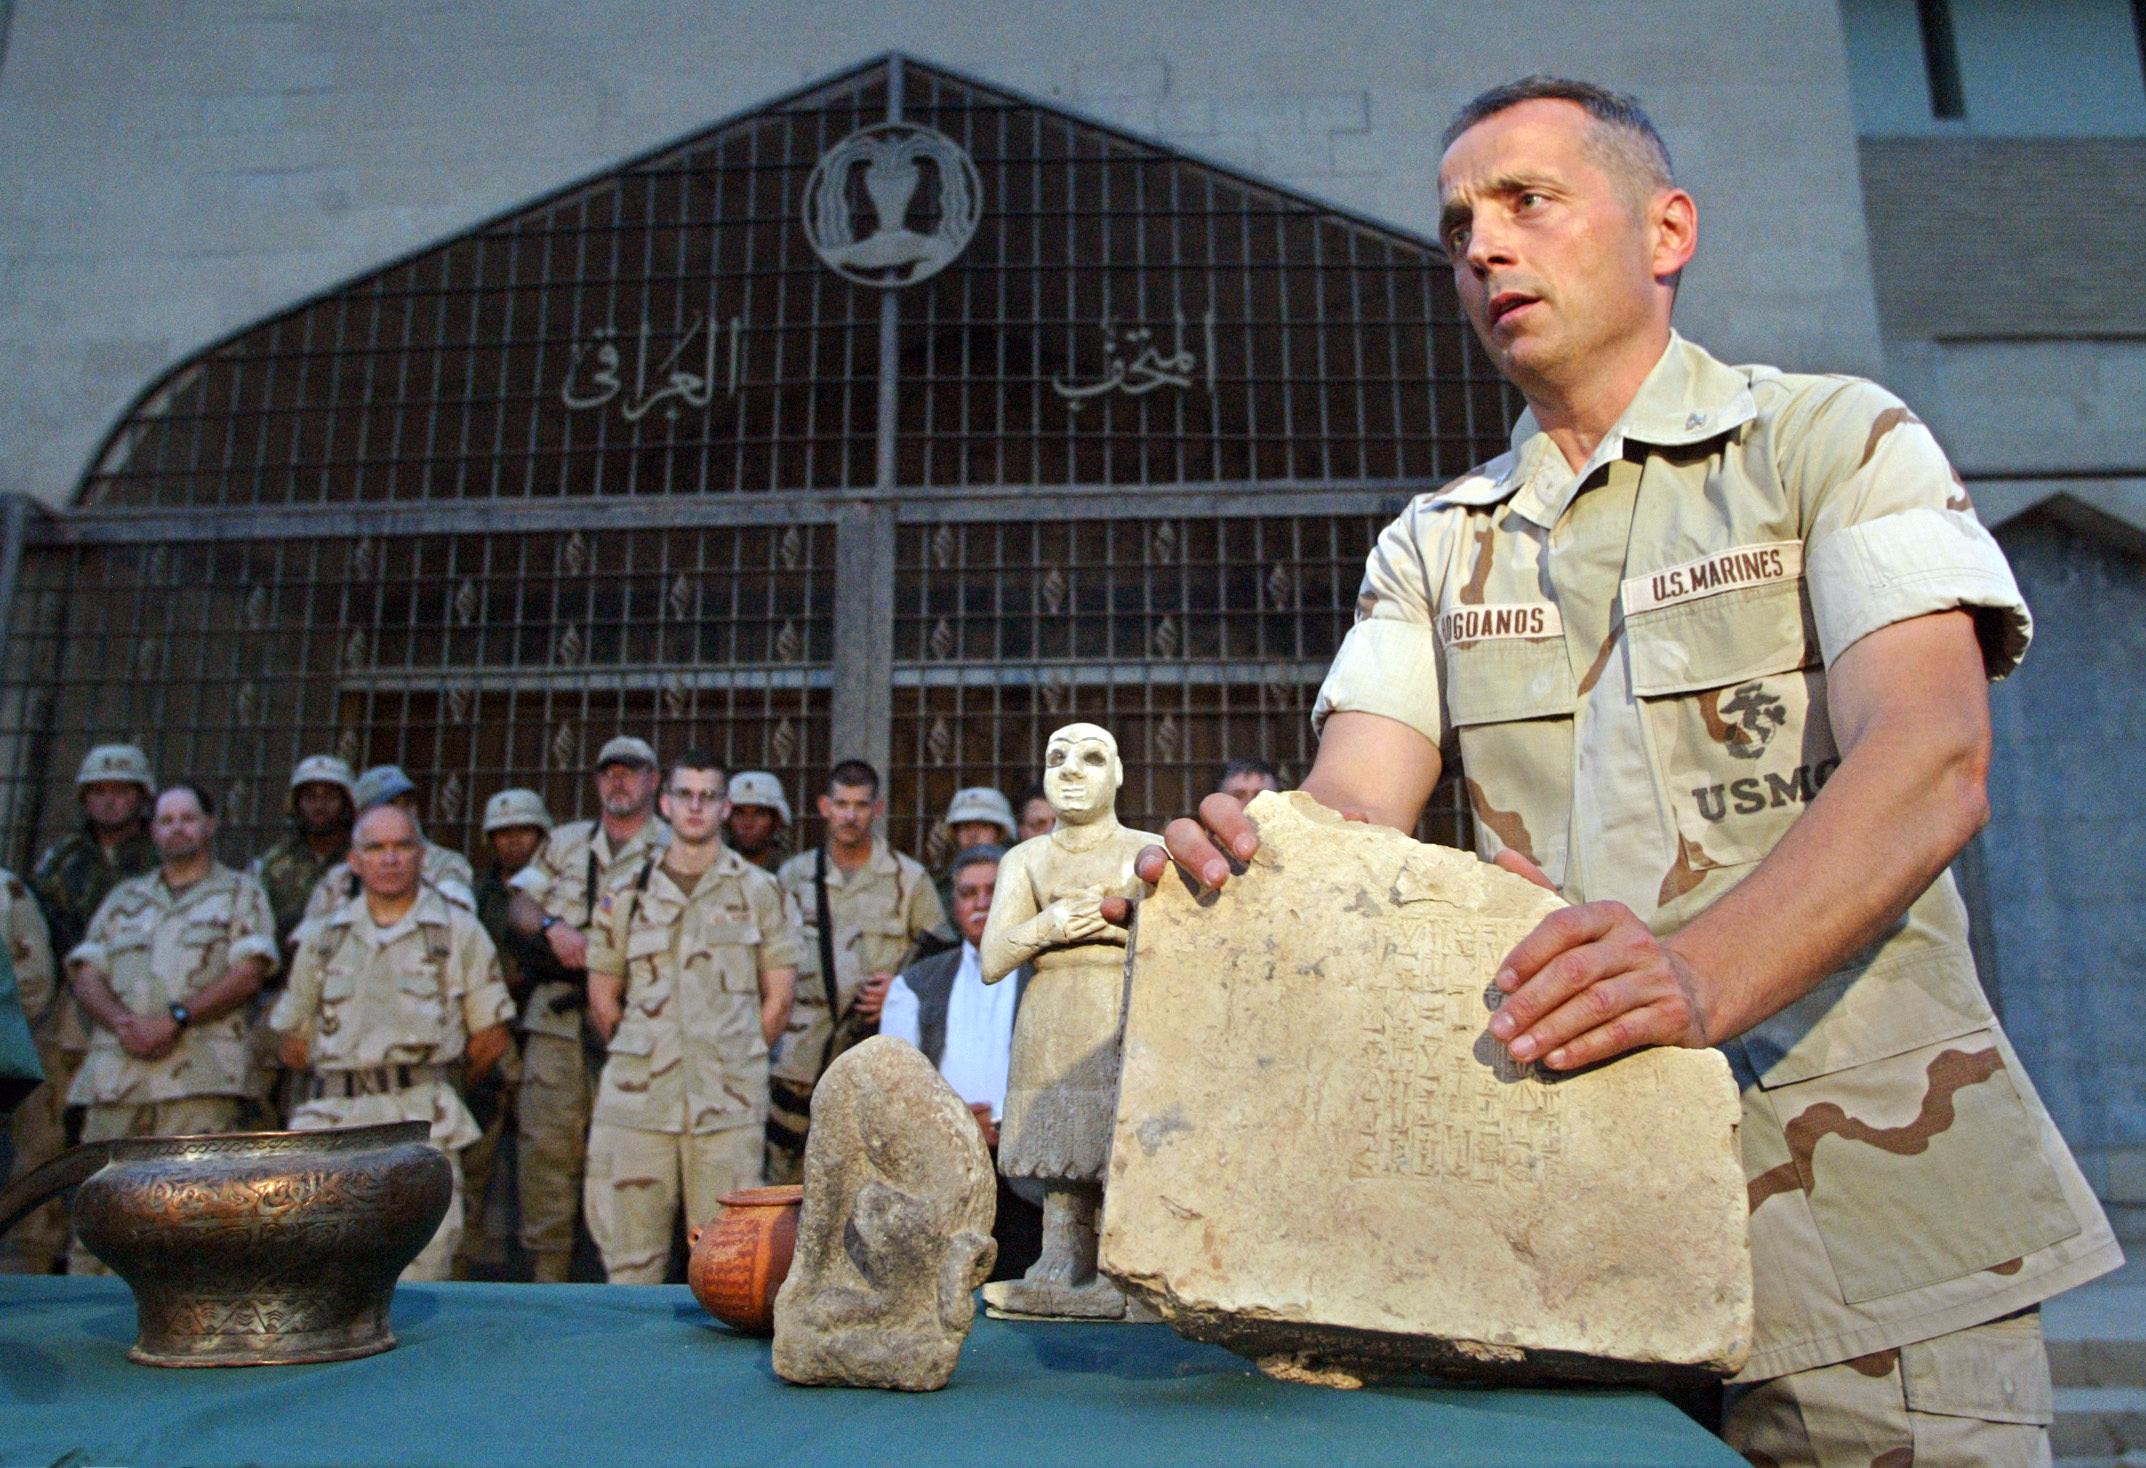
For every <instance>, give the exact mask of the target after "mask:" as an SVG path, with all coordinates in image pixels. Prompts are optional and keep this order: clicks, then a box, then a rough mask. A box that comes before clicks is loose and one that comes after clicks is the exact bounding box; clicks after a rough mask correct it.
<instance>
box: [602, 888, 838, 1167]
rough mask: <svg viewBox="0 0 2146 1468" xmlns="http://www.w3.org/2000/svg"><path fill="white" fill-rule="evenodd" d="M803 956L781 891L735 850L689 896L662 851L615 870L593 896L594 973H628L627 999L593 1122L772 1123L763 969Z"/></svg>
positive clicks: (667, 1125) (653, 1126) (673, 1127)
mask: <svg viewBox="0 0 2146 1468" xmlns="http://www.w3.org/2000/svg"><path fill="white" fill-rule="evenodd" d="M644 870H645V871H646V877H645V880H644V878H643V871H644ZM797 960H798V939H797V929H796V927H795V925H794V924H793V923H792V922H791V919H790V912H789V904H788V903H787V902H786V901H785V900H784V898H783V895H782V889H781V888H780V887H778V886H776V885H775V879H774V878H773V877H771V876H769V875H768V874H767V873H766V872H763V871H762V870H760V868H758V867H756V866H754V865H753V864H752V863H750V862H748V861H746V860H745V858H743V857H741V856H739V855H738V854H737V853H736V852H734V851H724V852H723V853H722V854H721V855H720V856H718V857H717V858H716V860H715V865H714V866H712V867H710V868H709V869H708V870H707V871H705V872H702V873H701V874H700V877H699V879H698V880H697V881H695V882H694V883H693V886H692V890H691V892H690V893H689V892H687V891H685V890H684V889H682V888H681V887H680V885H679V884H678V882H677V881H676V880H674V879H673V878H672V876H671V874H670V872H668V871H667V870H665V868H664V866H663V863H662V862H661V861H660V860H656V861H654V862H653V864H652V865H651V864H650V863H649V861H648V859H647V858H644V859H643V867H642V868H635V869H629V870H626V871H622V872H620V873H619V874H618V875H617V876H616V877H614V878H612V879H611V880H610V881H609V882H607V883H606V884H605V885H604V892H603V897H602V899H601V901H600V902H599V903H598V905H597V915H596V931H595V932H594V933H593V934H592V935H591V937H590V940H589V972H591V973H604V974H624V975H625V977H626V1003H625V1014H624V1017H623V1018H621V1019H620V1021H619V1027H618V1031H617V1033H615V1034H614V1035H612V1037H611V1054H610V1058H609V1059H608V1060H607V1061H605V1062H604V1073H603V1082H602V1085H601V1087H600V1088H599V1089H598V1091H597V1094H596V1117H597V1119H598V1120H599V1121H605V1122H609V1123H611V1124H612V1125H614V1126H625V1127H635V1128H638V1129H639V1130H642V1131H651V1132H714V1131H723V1130H726V1129H727V1128H730V1127H734V1126H744V1125H747V1124H752V1125H758V1124H760V1123H762V1122H764V1121H766V1120H767V1096H768V1089H767V1081H768V1064H767V1038H766V1036H765V1035H764V1034H762V1032H761V1029H760V976H761V975H762V974H766V973H771V972H773V971H775V970H777V969H785V968H795V967H797Z"/></svg>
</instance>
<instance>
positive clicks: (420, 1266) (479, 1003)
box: [269, 805, 514, 1280]
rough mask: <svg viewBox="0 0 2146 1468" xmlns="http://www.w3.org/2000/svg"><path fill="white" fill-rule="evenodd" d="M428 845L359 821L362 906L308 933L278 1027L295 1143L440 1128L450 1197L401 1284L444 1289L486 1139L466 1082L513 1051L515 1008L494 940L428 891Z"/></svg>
mask: <svg viewBox="0 0 2146 1468" xmlns="http://www.w3.org/2000/svg"><path fill="white" fill-rule="evenodd" d="M423 843H424V838H423V837H422V836H420V835H419V834H418V829H417V822H416V821H414V820H412V819H411V818H410V815H409V813H408V812H407V811H404V810H402V809H400V808H398V807H395V806H392V805H379V806H375V807H373V808H372V809H371V810H368V811H366V812H365V813H364V814H363V815H360V816H359V817H358V824H357V829H356V830H355V831H354V832H353V833H352V846H351V854H350V861H351V866H352V868H353V869H354V870H355V871H356V872H357V874H358V882H359V887H360V890H359V894H358V895H357V896H356V897H353V898H350V899H349V900H348V901H346V902H344V903H342V904H341V905H339V906H338V907H337V908H336V909H335V910H334V911H333V912H331V913H329V914H328V915H327V917H326V918H325V919H323V920H322V921H321V922H320V923H319V924H318V925H317V926H313V927H310V928H309V929H308V931H307V932H306V935H305V937H304V939H303V941H302V942H301V945H300V947H299V950H298V957H297V960H296V961H295V962H294V963H293V964H292V966H291V981H290V984H289V986H288V987H287V988H286V989H285V990H284V991H283V996H282V997H281V998H280V999H278V1000H277V1001H276V1007H275V1009H274V1011H273V1012H272V1013H271V1014H270V1016H269V1021H270V1023H271V1024H273V1025H274V1026H275V1028H276V1032H277V1033H278V1034H280V1035H281V1036H282V1037H283V1043H282V1050H283V1063H284V1064H285V1065H287V1066H289V1067H290V1068H291V1069H292V1070H294V1071H305V1072H308V1074H307V1075H306V1076H305V1077H304V1078H303V1079H304V1085H303V1087H302V1097H303V1099H301V1100H300V1101H299V1103H298V1105H297V1106H296V1107H294V1108H293V1109H292V1112H291V1127H292V1129H293V1130H294V1131H319V1130H324V1129H326V1128H328V1127H343V1126H375V1125H379V1124H381V1123H384V1122H391V1121H423V1122H427V1123H429V1124H430V1125H431V1128H432V1142H433V1145H435V1146H437V1147H438V1148H439V1149H440V1150H441V1151H443V1152H445V1153H446V1154H447V1159H448V1162H449V1164H450V1165H451V1166H452V1168H453V1170H454V1191H453V1193H452V1195H451V1197H450V1198H449V1201H448V1205H447V1214H446V1216H445V1217H444V1218H442V1219H441V1220H440V1226H439V1229H438V1231H437V1232H435V1233H434V1234H433V1236H432V1239H431V1242H429V1243H427V1244H426V1245H425V1247H424V1249H423V1251H422V1252H420V1253H419V1254H418V1256H417V1258H416V1259H415V1260H413V1261H412V1262H411V1264H410V1266H409V1268H407V1269H405V1270H404V1271H403V1272H402V1277H403V1278H404V1279H426V1280H436V1279H446V1278H447V1277H448V1276H449V1274H450V1273H451V1271H452V1266H453V1261H454V1256H455V1249H456V1246H457V1245H458V1244H460V1242H461V1239H462V1227H463V1202H462V1200H463V1186H462V1164H461V1156H460V1154H461V1151H462V1149H463V1148H464V1147H467V1146H468V1145H469V1144H470V1143H472V1142H474V1141H476V1140H477V1138H478V1135H479V1133H478V1129H477V1123H476V1122H475V1121H474V1120H473V1119H472V1118H471V1116H470V1114H469V1108H468V1107H466V1106H465V1105H464V1104H463V1102H462V1097H461V1095H460V1094H459V1093H458V1089H457V1086H458V1083H474V1082H477V1081H481V1080H482V1079H483V1077H484V1075H485V1073H486V1072H487V1071H488V1070H490V1069H491V1068H492V1067H493V1066H494V1065H496V1064H498V1063H499V1061H500V1058H501V1057H502V1056H504V1055H505V1054H506V1052H507V1051H508V1050H509V1049H510V1048H511V1046H512V1043H513V1042H512V1040H511V1038H510V1037H509V1035H508V1032H507V1021H508V1020H510V1019H511V1018H512V1017H513V1015H514V1004H513V1001H512V1000H510V999H508V998H507V989H506V985H505V984H503V983H501V982H500V977H499V960H498V957H497V955H496V954H495V953H494V952H493V949H492V940H491V939H489V938H487V937H485V935H484V929H483V928H482V927H480V926H479V925H478V923H477V919H476V918H475V917H473V916H471V915H470V913H469V912H468V910H467V909H464V908H461V907H457V906H456V905H455V904H453V903H451V902H449V901H448V900H447V899H446V897H445V895H444V894H442V893H441V891H440V890H439V888H437V887H434V886H432V885H430V884H429V883H426V882H424V881H423V880H421V876H420V874H421V872H422V869H423V857H424V844H423Z"/></svg>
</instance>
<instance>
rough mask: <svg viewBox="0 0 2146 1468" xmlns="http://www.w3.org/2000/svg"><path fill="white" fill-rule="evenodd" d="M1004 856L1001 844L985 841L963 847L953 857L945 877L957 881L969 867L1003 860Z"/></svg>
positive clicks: (1004, 850)
mask: <svg viewBox="0 0 2146 1468" xmlns="http://www.w3.org/2000/svg"><path fill="white" fill-rule="evenodd" d="M1005 858H1006V848H1005V847H1003V846H994V845H992V844H990V843H989V842H986V843H985V844H983V845H982V846H970V847H965V848H963V850H962V852H961V854H960V855H959V856H957V857H955V858H954V865H953V866H952V868H950V869H949V870H948V872H947V878H948V880H950V881H955V882H958V881H960V880H961V874H962V873H963V872H965V871H967V870H968V869H969V868H970V867H973V866H981V865H983V864H984V863H985V862H987V861H989V862H998V861H1003V860H1005Z"/></svg>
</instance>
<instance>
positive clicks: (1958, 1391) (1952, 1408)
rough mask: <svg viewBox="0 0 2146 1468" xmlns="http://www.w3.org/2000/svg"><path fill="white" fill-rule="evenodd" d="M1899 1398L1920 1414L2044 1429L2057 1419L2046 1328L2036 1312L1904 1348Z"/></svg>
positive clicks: (1901, 1354)
mask: <svg viewBox="0 0 2146 1468" xmlns="http://www.w3.org/2000/svg"><path fill="white" fill-rule="evenodd" d="M1900 1384H1901V1395H1902V1396H1904V1397H1905V1398H1906V1399H1907V1404H1908V1406H1909V1407H1910V1408H1911V1409H1913V1410H1914V1411H1917V1412H1930V1413H1934V1414H1936V1415H1937V1416H1940V1417H1972V1418H1974V1419H1976V1420H1977V1421H1980V1422H2023V1423H2028V1424H2031V1425H2046V1424H2047V1423H2048V1422H2049V1421H2050V1420H2051V1419H2052V1418H2053V1417H2054V1416H2055V1408H2056V1401H2055V1393H2054V1392H2053V1391H2052V1390H2051V1388H2050V1381H2049V1360H2048V1356H2047V1353H2046V1352H2045V1350H2044V1348H2043V1345H2042V1328H2041V1323H2040V1321H2039V1320H2038V1318H2037V1317H2036V1316H2035V1315H2033V1314H2032V1313H2029V1314H2026V1315H2015V1316H2012V1317H2010V1318H2008V1319H2004V1320H1993V1321H1991V1322H1989V1324H1987V1325H1978V1326H1975V1327H1974V1328H1972V1329H1970V1330H1960V1331H1954V1332H1953V1333H1952V1334H1950V1335H1941V1336H1938V1337H1936V1338H1935V1339H1933V1340H1927V1341H1917V1342H1915V1343H1914V1344H1913V1345H1907V1346H1902V1347H1901V1348H1900Z"/></svg>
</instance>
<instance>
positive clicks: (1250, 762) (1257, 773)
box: [1215, 759, 1282, 805]
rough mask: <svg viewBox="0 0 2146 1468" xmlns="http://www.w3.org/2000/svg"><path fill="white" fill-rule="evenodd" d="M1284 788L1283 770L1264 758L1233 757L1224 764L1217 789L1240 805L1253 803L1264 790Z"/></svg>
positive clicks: (1216, 784)
mask: <svg viewBox="0 0 2146 1468" xmlns="http://www.w3.org/2000/svg"><path fill="white" fill-rule="evenodd" d="M1281 788H1282V772H1281V771H1280V770H1277V769H1275V768H1274V766H1273V765H1271V764H1268V763H1267V762H1266V761H1265V760H1263V759H1233V760H1230V761H1229V762H1228V763H1226V764H1224V765H1223V766H1222V773H1221V774H1220V775H1219V776H1217V777H1216V779H1215V789H1216V790H1217V791H1218V792H1219V793H1221V794H1223V795H1227V796H1228V797H1229V798H1230V799H1232V800H1234V801H1236V802H1237V803H1238V804H1239V805H1249V804H1251V801H1252V797H1253V796H1255V795H1257V794H1259V793H1260V792H1261V791H1262V790H1279V789H1281Z"/></svg>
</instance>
